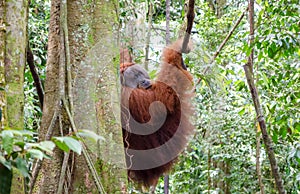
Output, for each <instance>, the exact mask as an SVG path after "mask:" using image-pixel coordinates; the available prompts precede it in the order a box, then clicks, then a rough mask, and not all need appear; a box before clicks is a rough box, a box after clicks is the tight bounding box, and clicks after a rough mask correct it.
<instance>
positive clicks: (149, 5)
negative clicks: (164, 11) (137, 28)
mask: <svg viewBox="0 0 300 194" xmlns="http://www.w3.org/2000/svg"><path fill="white" fill-rule="evenodd" d="M152 15H153V4H152V2H151V1H149V3H148V32H147V37H146V47H145V69H146V70H148V69H149V67H148V64H149V48H150V38H151V28H152Z"/></svg>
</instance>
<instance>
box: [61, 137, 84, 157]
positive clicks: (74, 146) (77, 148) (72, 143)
mask: <svg viewBox="0 0 300 194" xmlns="http://www.w3.org/2000/svg"><path fill="white" fill-rule="evenodd" d="M63 138H64V140H63V141H64V142H65V143H66V145H67V146H68V147H69V148H70V149H71V150H73V151H74V152H76V153H77V154H79V155H80V154H81V151H82V146H81V144H80V142H79V141H77V140H75V139H74V138H72V137H63Z"/></svg>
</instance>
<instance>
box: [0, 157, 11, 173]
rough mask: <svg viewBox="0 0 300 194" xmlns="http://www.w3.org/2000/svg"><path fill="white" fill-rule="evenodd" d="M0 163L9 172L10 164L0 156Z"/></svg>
mask: <svg viewBox="0 0 300 194" xmlns="http://www.w3.org/2000/svg"><path fill="white" fill-rule="evenodd" d="M0 162H1V164H3V165H4V166H5V167H6V168H8V169H9V170H11V163H10V162H9V161H7V160H6V159H5V158H4V157H3V156H1V155H0Z"/></svg>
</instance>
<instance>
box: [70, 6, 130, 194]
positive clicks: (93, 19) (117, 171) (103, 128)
mask: <svg viewBox="0 0 300 194" xmlns="http://www.w3.org/2000/svg"><path fill="white" fill-rule="evenodd" d="M117 5H118V2H117V1H96V2H95V3H90V4H86V3H78V1H69V3H68V28H69V31H70V33H69V40H70V54H71V64H72V65H73V66H72V72H73V74H72V75H73V79H74V91H73V92H74V95H73V97H74V118H75V122H76V125H77V127H78V128H80V129H87V130H91V131H93V132H95V133H98V134H100V135H101V136H103V137H104V138H105V139H106V140H105V142H99V144H98V145H97V144H94V143H92V142H90V141H88V140H87V139H86V140H85V143H86V145H87V146H88V148H89V150H90V153H91V154H92V158H93V162H94V164H95V166H96V169H97V171H98V174H99V175H100V177H101V183H102V184H103V186H104V190H105V192H107V193H120V192H121V191H122V190H123V189H124V188H123V187H124V185H125V182H126V181H127V174H126V171H125V170H124V166H125V161H124V159H125V156H124V153H123V143H122V134H121V126H120V122H118V121H116V120H119V116H118V115H120V113H119V111H120V109H119V104H118V102H119V100H118V98H119V96H118V95H119V94H118V85H119V82H118V79H117V77H116V75H117V71H118V69H116V68H115V67H116V66H117V67H118V65H119V64H118V60H114V59H116V57H117V56H118V53H119V47H118V42H117V38H116V37H117V35H118V32H117V31H114V28H113V27H116V26H118V24H117V23H116V21H117V20H116V18H117V15H116V14H117V11H118V10H117V7H118V6H117ZM82 24H84V25H82ZM78 37H86V38H82V39H79V38H78ZM111 98H116V99H115V101H112V99H111ZM96 102H98V103H97V104H96ZM97 105H98V107H97V110H98V112H97V114H96V106H97ZM114 113H115V114H116V115H114ZM96 116H97V117H96ZM83 175H84V176H83ZM84 182H85V185H83V184H82V183H84ZM92 183H93V180H92V179H91V174H90V173H89V171H88V169H87V165H86V163H85V161H84V159H83V157H77V159H76V164H75V172H74V181H73V192H74V193H86V192H89V191H93V190H94V189H95V186H94V185H93V184H92ZM79 185H80V187H79ZM78 188H80V189H78Z"/></svg>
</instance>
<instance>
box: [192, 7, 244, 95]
mask: <svg viewBox="0 0 300 194" xmlns="http://www.w3.org/2000/svg"><path fill="white" fill-rule="evenodd" d="M247 11H248V7H247V8H246V10H245V11H243V13H242V15H241V16H240V17H239V19H238V20H237V21H236V23H235V24H234V26H233V27H232V28H231V30H230V31H229V33H228V34H227V36H226V38H225V39H224V40H223V42H222V43H221V44H220V46H219V47H218V49H217V51H216V52H215V53H214V55H213V57H212V59H211V60H210V62H209V64H211V63H212V62H214V60H215V59H216V58H217V56H218V55H219V54H220V52H221V50H222V49H223V48H224V46H225V44H226V43H227V42H228V40H229V39H230V37H231V35H232V34H233V32H234V31H235V30H236V28H237V27H238V25H239V24H240V23H241V21H242V19H243V18H244V17H245V13H246V12H247ZM209 68H210V67H206V68H205V69H204V71H203V74H206V73H207V72H208V70H209ZM201 80H202V78H199V79H198V80H197V81H196V83H195V86H194V91H195V90H196V86H197V85H198V84H199V83H200V82H201Z"/></svg>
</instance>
